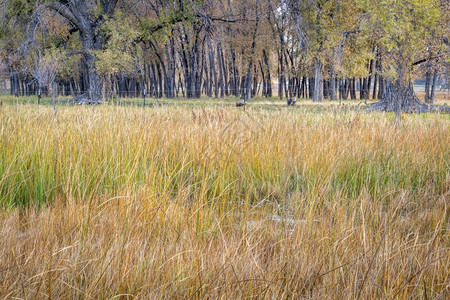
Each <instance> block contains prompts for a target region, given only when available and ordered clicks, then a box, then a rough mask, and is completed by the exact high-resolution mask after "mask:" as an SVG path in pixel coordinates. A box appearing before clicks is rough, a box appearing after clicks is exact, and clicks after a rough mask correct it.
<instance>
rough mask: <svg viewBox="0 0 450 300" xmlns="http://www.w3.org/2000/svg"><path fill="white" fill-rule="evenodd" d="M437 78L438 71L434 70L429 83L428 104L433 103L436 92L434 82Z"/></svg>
mask: <svg viewBox="0 0 450 300" xmlns="http://www.w3.org/2000/svg"><path fill="white" fill-rule="evenodd" d="M437 77H438V70H437V69H436V70H434V74H433V80H432V82H431V94H430V103H434V93H435V91H436V81H437Z"/></svg>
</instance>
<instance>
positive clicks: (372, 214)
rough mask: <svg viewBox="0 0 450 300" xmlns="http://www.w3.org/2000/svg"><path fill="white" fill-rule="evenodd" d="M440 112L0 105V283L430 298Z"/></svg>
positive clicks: (439, 215)
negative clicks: (396, 121)
mask: <svg viewBox="0 0 450 300" xmlns="http://www.w3.org/2000/svg"><path fill="white" fill-rule="evenodd" d="M317 110H320V111H322V112H321V113H317V112H316V111H317ZM448 127H449V119H448V118H447V117H446V116H440V115H427V117H426V118H422V117H420V116H419V117H418V116H413V115H412V116H406V117H405V118H404V120H403V124H402V126H400V127H396V126H393V123H392V122H391V120H390V115H385V114H370V115H366V114H364V113H363V112H361V111H359V110H355V109H347V108H340V107H331V108H323V107H319V108H312V109H311V112H309V111H308V109H305V108H303V107H300V108H295V109H291V110H288V109H285V108H282V109H272V110H266V109H264V108H261V107H259V108H255V109H251V108H249V109H247V110H246V111H239V110H236V109H234V108H232V109H231V108H224V107H194V108H189V107H184V108H177V107H159V108H132V107H128V108H125V107H108V106H100V107H94V108H92V107H62V108H60V110H59V118H58V119H55V118H53V116H52V110H51V108H50V107H39V108H38V107H36V106H26V105H25V106H5V107H2V108H1V114H0V158H1V160H0V201H1V202H0V203H1V207H2V214H3V216H2V218H1V220H0V228H1V229H0V241H1V244H2V245H6V246H5V247H2V248H0V258H1V259H0V282H1V283H0V295H1V297H2V298H8V297H23V298H31V297H43V296H48V297H55V298H75V297H78V298H79V297H83V298H107V297H108V298H109V297H114V296H122V297H124V298H126V297H134V296H137V297H141V298H148V297H153V298H162V297H167V298H188V297H194V298H208V297H209V298H216V297H219V298H243V297H266V298H275V297H277V298H279V297H282V298H300V297H304V298H357V297H360V298H361V299H367V298H377V299H378V298H407V297H415V298H431V297H433V298H434V297H442V298H445V297H446V296H448V275H449V274H448V268H447V266H448V264H449V255H448V254H449V253H448V252H449V250H448V249H449V244H448V243H449V235H448V228H447V227H448V209H447V197H448V194H449V168H448V163H449V154H450V153H449V152H450V151H449V149H448V145H449V144H450V143H449V142H450V137H449V134H448V131H449V128H448Z"/></svg>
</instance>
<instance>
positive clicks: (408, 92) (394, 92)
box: [368, 80, 450, 118]
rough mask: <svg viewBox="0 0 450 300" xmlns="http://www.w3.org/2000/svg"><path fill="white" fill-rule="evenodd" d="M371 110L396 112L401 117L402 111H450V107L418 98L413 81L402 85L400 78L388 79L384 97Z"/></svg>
mask: <svg viewBox="0 0 450 300" xmlns="http://www.w3.org/2000/svg"><path fill="white" fill-rule="evenodd" d="M368 110H369V111H390V112H396V113H397V118H399V113H400V112H407V113H426V112H430V111H445V112H450V107H441V106H435V105H428V104H426V103H424V102H422V101H420V100H419V98H417V96H416V95H415V93H414V88H413V84H412V82H409V83H408V84H406V85H402V84H401V82H400V80H396V81H395V82H390V81H386V85H385V91H384V95H383V98H382V99H381V100H380V101H379V102H377V103H374V104H372V105H370V106H369V108H368Z"/></svg>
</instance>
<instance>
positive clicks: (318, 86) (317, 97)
mask: <svg viewBox="0 0 450 300" xmlns="http://www.w3.org/2000/svg"><path fill="white" fill-rule="evenodd" d="M313 101H314V102H321V101H323V65H322V62H321V61H320V59H319V58H316V70H315V81H314V98H313Z"/></svg>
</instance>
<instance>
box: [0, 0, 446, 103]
mask: <svg viewBox="0 0 450 300" xmlns="http://www.w3.org/2000/svg"><path fill="white" fill-rule="evenodd" d="M448 6H449V4H448V1H444V0H423V1H422V0H420V1H419V0H400V1H398V0H381V1H376V2H374V1H368V0H316V1H293V0H249V1H237V0H171V1H159V0H141V1H128V0H102V1H91V0H45V1H39V0H0V7H1V10H0V11H1V13H0V22H1V24H2V26H1V27H0V28H1V29H0V41H1V44H0V61H1V71H2V73H3V76H7V78H8V79H9V82H10V84H11V93H14V92H16V91H19V93H21V94H31V93H35V92H36V86H37V85H38V84H37V85H36V83H35V80H36V78H34V77H35V76H33V71H32V70H33V66H34V65H35V63H34V62H33V59H35V57H36V55H35V53H36V51H38V52H39V53H44V52H48V49H58V51H59V53H62V54H63V55H64V57H65V60H64V64H61V67H60V68H59V70H58V72H57V77H56V81H57V84H58V86H59V88H60V90H61V92H62V93H64V94H72V95H74V96H75V98H76V97H78V99H80V100H82V101H94V102H95V101H100V100H101V99H108V98H111V97H115V96H134V97H135V96H139V95H141V94H142V93H144V90H145V91H146V93H148V94H151V95H152V96H155V97H163V96H165V97H169V98H172V97H176V96H184V97H189V98H192V97H200V96H201V95H204V94H206V95H208V96H210V97H211V96H213V95H214V96H215V97H219V96H220V97H224V96H228V95H234V96H237V97H242V98H243V99H244V100H246V101H248V100H250V99H251V98H252V97H253V96H255V95H257V94H259V95H262V96H266V97H271V96H273V95H274V92H273V89H272V85H274V84H276V85H277V94H278V96H279V97H280V98H283V97H287V98H293V97H305V98H308V97H309V98H313V99H314V100H315V101H322V100H323V99H324V98H329V99H331V100H336V99H337V98H341V99H347V97H351V98H356V97H357V95H356V92H357V91H359V96H360V97H361V98H362V99H369V98H370V97H372V98H374V99H375V98H383V96H385V94H386V87H388V86H389V85H390V84H393V83H395V82H397V86H398V88H399V89H404V88H405V87H407V86H410V83H411V81H412V80H414V79H415V78H417V77H420V76H424V75H425V74H428V75H429V74H432V73H433V74H436V76H438V75H439V73H440V72H441V71H442V70H443V68H446V67H448V66H447V65H446V64H447V61H448V47H449V44H448V36H447V35H448V29H449V24H448V23H449V13H448V11H449V9H448V8H449V7H448ZM429 76H431V75H429ZM384 98H385V97H384ZM389 101H390V103H391V105H388V106H386V105H384V106H383V107H384V109H387V110H393V109H394V106H395V105H392V103H393V102H392V97H391V98H390V99H389ZM389 101H388V102H389ZM401 108H402V105H400V109H401ZM410 108H411V107H410Z"/></svg>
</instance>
